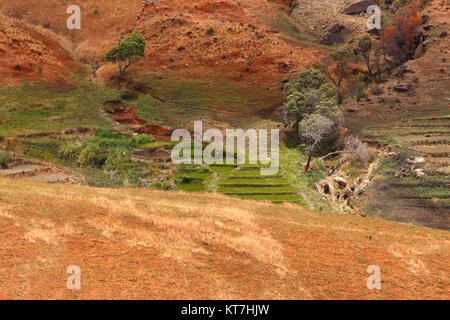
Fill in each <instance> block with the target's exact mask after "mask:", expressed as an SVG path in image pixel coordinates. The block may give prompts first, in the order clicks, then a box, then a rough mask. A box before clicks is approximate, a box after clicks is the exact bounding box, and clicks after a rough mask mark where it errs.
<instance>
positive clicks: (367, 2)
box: [343, 0, 376, 14]
mask: <svg viewBox="0 0 450 320" xmlns="http://www.w3.org/2000/svg"><path fill="white" fill-rule="evenodd" d="M374 4H376V2H375V1H374V0H364V1H360V2H356V3H354V4H352V5H351V6H349V7H348V8H346V9H344V11H343V13H345V14H360V13H363V12H366V11H367V8H368V7H370V6H371V5H374Z"/></svg>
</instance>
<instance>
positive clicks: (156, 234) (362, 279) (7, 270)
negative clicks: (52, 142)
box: [0, 178, 450, 299]
mask: <svg viewBox="0 0 450 320" xmlns="http://www.w3.org/2000/svg"><path fill="white" fill-rule="evenodd" d="M0 243H1V245H0V257H1V259H0V299H5V298H12V299H31V298H39V299H103V298H106V299H136V298H139V299H330V298H335V299H368V298H373V299H394V298H395V299H414V298H420V299H449V298H450V295H449V291H448V287H449V277H448V261H449V258H450V250H449V245H450V234H449V233H448V232H445V231H440V230H433V229H427V228H422V227H415V226H410V225H403V224H399V223H394V222H389V221H384V220H381V219H372V218H362V217H354V216H345V215H336V214H328V213H317V212H311V211H307V210H306V209H304V208H301V207H298V206H295V205H274V204H270V203H264V202H252V201H242V200H237V199H234V198H233V199H232V198H227V197H225V196H219V195H213V194H208V195H205V194H186V193H180V192H162V191H153V190H143V189H133V190H131V189H120V190H114V189H94V188H89V187H80V186H66V185H49V184H40V183H37V182H29V181H24V180H10V179H6V178H0ZM69 265H77V266H79V267H80V268H81V286H82V288H81V290H79V291H77V290H74V291H71V290H68V289H67V287H66V280H67V277H68V276H69V275H68V274H66V269H67V267H68V266H69ZM369 265H378V266H379V267H380V268H381V280H382V288H381V290H368V289H367V287H366V281H367V278H368V277H369V275H368V274H367V273H366V270H367V267H368V266H369Z"/></svg>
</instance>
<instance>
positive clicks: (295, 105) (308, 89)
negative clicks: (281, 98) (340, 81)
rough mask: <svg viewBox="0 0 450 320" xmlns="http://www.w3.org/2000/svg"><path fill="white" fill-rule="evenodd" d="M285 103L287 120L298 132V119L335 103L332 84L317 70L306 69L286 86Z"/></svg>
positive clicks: (330, 106)
mask: <svg viewBox="0 0 450 320" xmlns="http://www.w3.org/2000/svg"><path fill="white" fill-rule="evenodd" d="M286 91H287V103H286V104H285V108H286V116H287V119H286V120H287V121H288V122H289V124H290V125H292V126H293V127H294V128H295V130H296V132H298V125H299V123H300V121H302V120H303V118H304V117H305V116H307V115H310V114H312V113H315V112H317V111H318V110H322V112H323V111H324V110H327V109H330V108H332V107H333V106H334V104H335V99H334V97H335V91H334V88H333V85H332V84H331V83H330V82H329V81H328V79H327V78H326V77H325V76H324V75H323V74H322V73H321V72H320V71H318V70H314V69H307V70H304V71H302V72H301V73H300V74H299V76H298V77H297V78H295V79H294V80H293V81H292V82H290V83H289V84H288V85H287V87H286Z"/></svg>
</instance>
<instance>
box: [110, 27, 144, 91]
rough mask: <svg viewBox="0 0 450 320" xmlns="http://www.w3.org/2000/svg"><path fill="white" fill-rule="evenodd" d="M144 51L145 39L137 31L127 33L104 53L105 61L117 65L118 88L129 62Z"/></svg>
mask: <svg viewBox="0 0 450 320" xmlns="http://www.w3.org/2000/svg"><path fill="white" fill-rule="evenodd" d="M144 53H145V40H144V38H143V37H142V36H141V35H140V34H139V33H133V34H130V35H128V36H127V37H126V38H125V39H124V40H122V41H120V42H119V43H118V44H117V45H116V46H115V47H114V48H112V49H111V50H109V51H108V52H107V53H106V61H110V62H113V63H117V64H118V66H119V75H118V77H117V86H118V87H119V88H120V82H121V80H122V77H123V75H124V73H125V71H127V69H128V67H130V66H131V64H133V63H134V62H136V61H137V60H138V59H139V58H140V57H142V56H144Z"/></svg>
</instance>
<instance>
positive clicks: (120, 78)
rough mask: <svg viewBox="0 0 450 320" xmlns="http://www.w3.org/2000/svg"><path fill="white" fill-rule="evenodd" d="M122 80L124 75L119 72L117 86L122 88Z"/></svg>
mask: <svg viewBox="0 0 450 320" xmlns="http://www.w3.org/2000/svg"><path fill="white" fill-rule="evenodd" d="M121 81H122V75H121V74H119V76H118V77H117V88H119V90H120V82H121Z"/></svg>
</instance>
